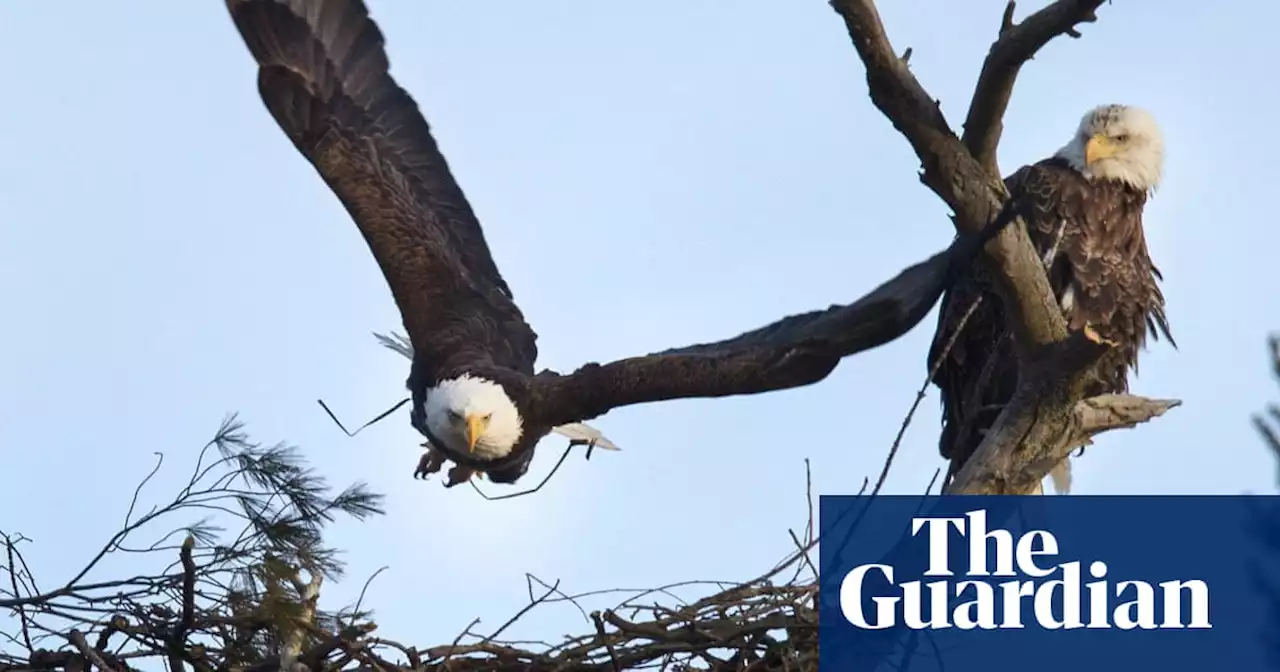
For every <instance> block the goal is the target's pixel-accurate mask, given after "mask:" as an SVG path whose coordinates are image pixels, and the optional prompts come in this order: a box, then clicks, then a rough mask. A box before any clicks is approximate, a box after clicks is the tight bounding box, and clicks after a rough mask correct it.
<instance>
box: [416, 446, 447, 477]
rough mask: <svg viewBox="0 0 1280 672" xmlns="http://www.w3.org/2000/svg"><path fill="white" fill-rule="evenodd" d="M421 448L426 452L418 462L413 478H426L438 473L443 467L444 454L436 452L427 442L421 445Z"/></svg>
mask: <svg viewBox="0 0 1280 672" xmlns="http://www.w3.org/2000/svg"><path fill="white" fill-rule="evenodd" d="M422 447H423V448H426V449H427V452H425V453H423V454H422V457H421V458H420V459H419V460H418V468H417V469H415V470H414V471H413V477H414V478H426V477H427V476H430V475H431V474H434V473H436V472H438V471H440V468H441V467H443V466H444V453H442V452H440V451H438V450H436V449H435V447H434V446H432V445H431V442H429V441H428V442H425V443H423V444H422Z"/></svg>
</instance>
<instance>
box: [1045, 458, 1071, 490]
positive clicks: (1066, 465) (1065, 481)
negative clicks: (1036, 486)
mask: <svg viewBox="0 0 1280 672" xmlns="http://www.w3.org/2000/svg"><path fill="white" fill-rule="evenodd" d="M1049 480H1050V481H1052V482H1053V491H1054V492H1056V493H1058V494H1059V495H1069V494H1071V459H1070V458H1066V459H1064V460H1062V461H1061V462H1059V463H1058V464H1057V466H1055V467H1054V468H1053V469H1051V470H1050V471H1049Z"/></svg>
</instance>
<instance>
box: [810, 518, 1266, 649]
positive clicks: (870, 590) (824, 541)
mask: <svg viewBox="0 0 1280 672" xmlns="http://www.w3.org/2000/svg"><path fill="white" fill-rule="evenodd" d="M819 525H820V531H821V539H820V542H819V551H818V552H819V562H820V564H819V576H820V579H819V581H820V586H819V598H818V600H819V613H818V624H819V626H818V636H819V640H818V643H819V651H818V654H819V661H820V663H819V664H820V667H819V669H820V672H845V671H851V670H911V672H934V671H938V672H942V671H943V670H945V671H946V672H968V671H970V670H982V671H984V672H1003V671H1004V670H1011V671H1012V670H1017V671H1019V672H1024V671H1026V670H1035V672H1053V671H1055V670H1070V671H1071V672H1080V671H1081V670H1091V671H1093V670H1097V671H1099V672H1103V671H1108V670H1125V671H1131V670H1138V669H1151V670H1162V671H1166V672H1173V671H1178V670H1219V669H1223V670H1228V669H1229V670H1232V672H1252V671H1254V670H1259V671H1261V670H1280V497H1275V496H1235V497H1216V496H1212V497H1209V496H1206V497H1091V496H1067V497H1057V496H1027V497H1010V496H1002V497H975V496H942V497H938V496H935V497H917V496H912V497H906V496H884V495H881V496H877V497H862V496H823V497H822V498H821V500H820V509H819Z"/></svg>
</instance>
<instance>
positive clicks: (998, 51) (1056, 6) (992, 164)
mask: <svg viewBox="0 0 1280 672" xmlns="http://www.w3.org/2000/svg"><path fill="white" fill-rule="evenodd" d="M1102 2H1103V0H1085V1H1083V2H1055V3H1053V4H1051V5H1049V6H1047V7H1044V8H1043V9H1041V10H1040V11H1038V12H1036V13H1034V14H1032V15H1031V16H1028V17H1027V18H1025V19H1023V20H1022V21H1021V22H1020V23H1014V22H1013V12H1014V9H1015V8H1016V7H1017V3H1016V2H1013V0H1010V2H1009V4H1008V6H1006V7H1005V10H1004V16H1003V17H1001V20H1000V33H999V37H998V38H997V39H996V41H995V42H994V43H993V44H992V45H991V51H990V52H988V54H987V59H986V60H985V61H983V63H982V72H981V73H980V74H979V75H978V84H977V86H976V87H974V91H973V100H972V102H970V103H969V115H968V117H966V118H965V121H964V136H963V138H962V140H963V141H964V146H965V147H967V148H968V149H969V153H970V154H972V155H973V157H974V158H975V159H977V161H978V163H980V164H982V166H983V167H984V168H986V169H987V171H988V172H990V173H991V174H993V175H1000V174H1001V172H1000V166H999V164H998V162H997V160H996V149H997V148H998V146H999V144H1000V134H1001V133H1002V132H1003V130H1004V123H1003V120H1004V113H1005V110H1007V109H1008V108H1009V99H1010V98H1011V97H1012V96H1013V84H1014V82H1015V81H1016V80H1017V78H1018V71H1019V70H1021V69H1022V65H1023V64H1024V63H1026V62H1027V61H1029V60H1031V58H1032V57H1033V56H1035V55H1036V52H1038V51H1040V49H1041V48H1042V47H1044V46H1045V45H1046V44H1048V43H1049V41H1050V40H1052V39H1053V38H1055V37H1058V36H1059V35H1064V34H1065V35H1070V36H1071V37H1080V33H1078V32H1076V30H1075V26H1076V25H1077V24H1080V23H1089V22H1093V21H1097V20H1098V17H1097V15H1095V14H1094V10H1096V9H1097V8H1098V7H1099V6H1101V5H1102Z"/></svg>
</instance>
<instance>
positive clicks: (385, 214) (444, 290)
mask: <svg viewBox="0 0 1280 672" xmlns="http://www.w3.org/2000/svg"><path fill="white" fill-rule="evenodd" d="M226 3H227V7H228V9H229V10H230V13H231V16H232V19H233V20H234V22H235V25H236V28H237V29H238V30H239V32H240V35H241V37H242V38H243V39H244V42H245V44H246V46H247V47H248V49H249V52H250V53H251V54H252V55H253V58H254V60H255V61H256V62H257V64H258V91H259V94H260V95H261V96H262V100H263V102H264V103H265V105H266V107H267V109H268V110H269V111H270V113H271V116H272V117H273V118H274V119H275V120H276V122H277V123H278V124H279V126H280V128H281V129H282V130H283V131H284V132H285V134H286V135H287V136H288V137H289V139H290V140H291V141H292V142H293V144H294V146H295V147H296V148H297V150H298V151H299V152H300V153H301V154H303V155H304V156H305V157H306V158H307V160H308V161H310V162H311V164H312V165H313V166H314V167H315V169H316V171H317V172H318V173H319V174H320V176H321V177H322V178H323V179H324V181H325V183H326V184H328V186H329V187H330V189H332V190H333V192H334V193H335V194H336V195H337V197H338V199H339V200H340V201H341V202H342V204H343V206H345V208H346V210H347V212H348V213H349V214H350V215H351V217H352V219H353V220H354V221H355V223H356V226H357V227H358V228H359V229H360V232H361V234H362V235H363V236H364V239H365V242H366V243H367V244H368V245H369V248H370V250H371V251H372V252H373V256H374V259H375V260H376V261H377V262H378V265H379V266H380V267H381V269H382V273H383V276H384V277H385V278H386V280H387V284H388V285H390V288H391V293H392V295H393V296H394V297H395V301H396V305H397V307H398V308H399V309H400V314H401V317H402V319H403V321H404V325H405V328H406V330H407V331H408V333H409V343H400V344H398V345H399V347H395V345H392V347H394V348H395V349H397V350H398V351H400V352H402V353H403V354H405V355H406V356H408V357H410V358H411V359H412V364H411V366H410V373H409V378H408V381H407V386H408V388H409V390H410V396H411V399H412V408H413V410H412V413H411V415H410V418H411V422H412V424H413V426H414V427H415V428H416V429H417V430H418V431H419V432H420V433H421V434H422V435H423V436H424V437H426V439H427V442H428V447H429V448H431V449H432V450H430V451H428V453H427V455H425V456H424V459H423V461H422V462H420V463H419V468H418V471H417V472H415V474H422V473H424V472H428V473H429V472H432V471H434V470H438V469H439V468H440V462H441V461H443V459H444V458H446V457H447V458H448V459H450V460H452V461H454V462H455V463H456V464H457V465H458V467H457V468H455V470H453V471H451V472H450V477H451V481H450V482H449V483H448V484H449V485H452V484H456V483H458V482H462V481H464V480H466V479H467V478H470V477H471V476H472V475H473V474H474V473H485V474H487V475H488V476H489V478H490V479H491V480H493V481H495V482H500V483H514V482H515V481H516V480H517V479H519V478H520V477H521V476H522V475H523V474H524V473H525V472H526V470H527V469H528V465H529V462H530V460H531V459H532V457H533V452H534V451H533V449H534V446H535V444H536V443H537V442H538V440H539V439H541V438H542V437H543V436H546V435H547V434H548V433H550V432H551V431H553V430H556V431H560V432H561V433H564V434H566V435H568V436H571V437H576V438H578V439H580V440H584V441H590V440H595V441H597V442H600V439H601V437H600V435H599V432H596V431H595V430H592V429H591V428H590V427H587V426H585V425H581V424H580V423H581V422H582V421H584V420H589V419H591V418H594V417H596V416H599V415H602V414H604V413H606V412H608V411H609V410H610V409H613V408H617V407H619V406H626V405H629V404H639V403H645V402H652V401H660V400H665V399H680V398H691V397H722V396H728V395H737V394H754V393H759V392H766V391H770V390H780V389H785V388H791V387H798V386H801V385H808V384H811V383H814V382H817V381H819V380H822V379H823V378H825V377H826V376H827V375H828V374H829V373H830V372H831V371H832V370H833V369H834V368H835V366H836V364H838V363H839V361H840V359H841V358H842V357H844V356H847V355H850V354H853V353H856V352H860V351H862V350H866V349H868V348H872V347H875V346H877V345H880V344H882V343H885V342H888V341H890V340H893V339H894V338H897V337H898V336H900V335H902V334H904V333H906V332H907V331H908V330H910V329H911V328H912V327H913V326H914V325H916V324H917V323H918V322H919V321H920V320H921V319H923V318H924V316H925V315H926V314H928V312H929V310H931V309H932V307H933V304H934V303H935V302H936V301H937V299H938V298H939V297H940V296H941V294H942V291H943V290H944V289H945V288H946V287H947V286H949V285H950V283H951V282H953V281H954V280H955V279H956V278H957V277H960V276H961V274H962V273H963V272H964V270H965V269H966V268H967V267H968V265H969V262H970V261H971V260H972V259H973V258H974V256H975V255H976V253H977V251H978V250H979V249H980V246H981V245H982V244H983V243H984V242H985V240H986V239H987V238H988V237H989V236H990V235H992V234H993V233H995V232H996V231H998V230H999V228H1000V226H1001V225H1002V224H1001V222H1000V221H999V220H997V222H996V223H994V224H993V225H992V226H990V227H988V230H987V231H984V232H983V235H978V236H971V237H968V238H961V239H958V240H956V241H955V242H954V243H953V244H952V245H951V247H949V248H948V249H947V250H945V251H943V252H942V253H939V254H938V255H935V256H934V257H932V258H931V259H929V260H927V261H925V262H923V263H920V264H917V265H915V266H913V267H910V268H908V269H907V270H905V271H904V272H903V273H902V274H900V275H899V276H898V277H896V278H895V279H893V280H890V281H889V282H888V283H885V284H884V285H882V286H880V287H879V288H878V289H876V290H875V291H873V292H872V293H871V294H869V295H867V296H865V297H863V298H862V299H860V300H858V301H857V302H855V303H853V304H850V305H848V306H833V307H831V308H830V309H827V310H822V311H814V312H811V313H805V314H802V315H794V316H791V317H787V318H784V319H782V320H779V321H778V322H775V323H773V324H771V325H768V326H765V327H762V328H760V329H756V330H754V331H750V332H747V333H745V334H742V335H740V336H737V337H735V338H731V339H727V340H724V341H719V342H716V343H707V344H700V345H692V346H688V347H684V348H677V349H672V350H667V351H664V352H660V353H657V354H652V355H647V356H643V357H633V358H629V359H623V360H619V361H615V362H611V363H609V364H604V365H600V364H595V363H591V364H586V365H584V366H583V367H581V368H579V369H578V370H577V371H575V372H573V373H572V374H569V375H561V374H558V373H556V372H554V371H547V370H544V371H541V372H539V373H537V374H536V375H535V374H534V361H535V359H536V357H537V353H538V350H537V346H536V344H535V341H536V338H537V337H536V335H535V334H534V331H533V329H532V328H530V326H529V325H528V324H527V323H526V322H525V320H524V316H523V315H522V314H521V312H520V308H519V307H517V306H516V304H515V302H514V300H513V296H512V292H511V289H510V288H509V287H508V286H507V283H506V282H505V281H504V280H503V279H502V275H501V274H500V273H499V272H498V268H497V266H496V264H495V263H494V261H493V259H492V257H491V256H490V254H489V249H488V246H487V245H486V243H485V238H484V234H483V232H482V231H481V228H480V223H479V221H478V220H477V218H476V216H475V214H474V213H473V212H472V210H471V207H470V205H469V204H468V203H467V199H466V197H465V196H464V195H463V193H462V190H461V188H459V186H458V184H457V183H456V182H455V181H454V179H453V176H452V174H451V173H450V171H449V167H448V164H447V163H446V162H445V159H444V157H443V156H442V155H441V153H440V151H439V149H437V147H436V143H435V140H434V139H433V138H432V136H431V133H430V129H429V128H428V125H427V122H426V120H425V119H424V118H423V116H422V114H421V113H420V112H419V110H418V106H417V104H416V103H415V102H414V101H413V99H412V98H410V96H409V94H408V93H406V92H405V91H404V90H403V89H401V88H400V87H399V86H398V85H397V84H396V83H395V81H394V80H393V79H392V78H391V75H390V74H389V72H388V63H387V55H386V52H385V50H384V48H383V37H382V33H381V31H380V30H379V29H378V27H377V25H376V24H375V23H374V22H373V21H372V20H371V19H370V18H369V13H368V10H367V9H366V8H365V6H364V4H363V3H362V2H360V1H359V0H226ZM1007 210H1009V209H1007ZM1008 219H1012V217H1009V218H1008ZM384 343H387V344H394V343H395V342H394V341H391V340H390V339H387V340H386V341H384Z"/></svg>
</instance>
